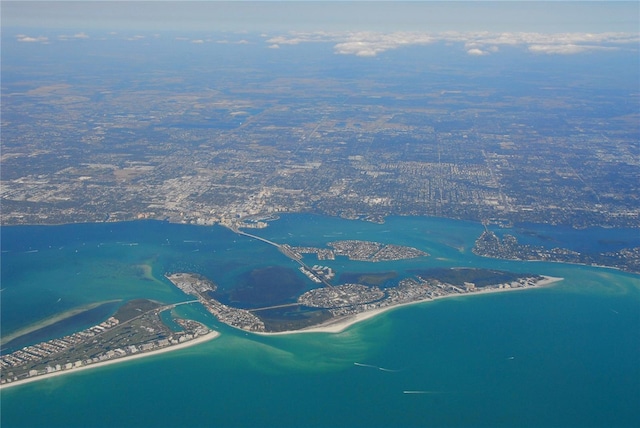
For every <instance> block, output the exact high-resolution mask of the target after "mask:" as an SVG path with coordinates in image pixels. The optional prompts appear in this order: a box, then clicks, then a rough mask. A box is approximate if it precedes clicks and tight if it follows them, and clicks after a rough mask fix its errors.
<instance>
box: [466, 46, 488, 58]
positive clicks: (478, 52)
mask: <svg viewBox="0 0 640 428" xmlns="http://www.w3.org/2000/svg"><path fill="white" fill-rule="evenodd" d="M467 53H468V54H469V55H473V56H481V55H488V54H489V52H485V51H483V50H481V49H478V48H473V49H469V50H467Z"/></svg>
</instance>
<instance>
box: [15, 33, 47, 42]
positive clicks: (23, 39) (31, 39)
mask: <svg viewBox="0 0 640 428" xmlns="http://www.w3.org/2000/svg"><path fill="white" fill-rule="evenodd" d="M16 39H17V40H18V41H19V42H23V43H48V42H49V38H48V37H45V36H38V37H30V36H27V35H24V34H18V35H17V36H16Z"/></svg>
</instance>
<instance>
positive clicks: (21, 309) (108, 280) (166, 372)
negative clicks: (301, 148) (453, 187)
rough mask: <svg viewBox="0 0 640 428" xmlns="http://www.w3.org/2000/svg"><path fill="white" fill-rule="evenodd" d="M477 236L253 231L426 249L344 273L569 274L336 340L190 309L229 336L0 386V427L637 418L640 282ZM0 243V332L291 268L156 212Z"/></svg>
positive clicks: (274, 227)
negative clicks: (477, 245)
mask: <svg viewBox="0 0 640 428" xmlns="http://www.w3.org/2000/svg"><path fill="white" fill-rule="evenodd" d="M481 231H482V226H481V225H478V224H474V223H468V222H458V221H451V220H443V219H425V218H392V219H389V221H388V222H387V223H385V224H384V225H375V224H370V223H362V222H354V221H346V220H340V219H333V218H326V217H315V216H303V215H296V216H286V217H283V218H282V219H280V220H278V221H276V222H274V223H272V224H271V226H270V227H269V228H267V229H264V230H260V231H258V232H257V233H258V234H259V235H261V236H265V237H267V238H269V239H273V240H276V241H278V242H282V243H284V242H288V243H290V244H292V245H318V246H320V245H324V244H325V243H326V242H328V241H331V240H337V239H371V240H376V241H381V242H385V243H394V244H405V245H412V246H416V247H418V248H420V249H423V250H425V251H427V252H429V253H430V254H431V257H429V258H426V259H421V260H415V261H404V262H393V263H385V264H382V263H380V264H367V263H361V262H360V263H355V262H348V261H345V260H340V259H338V260H336V261H334V262H331V263H329V262H323V264H328V265H331V266H332V267H334V268H335V269H336V270H338V271H341V270H342V271H344V270H349V271H358V270H359V271H376V270H379V271H385V270H396V271H402V270H404V269H409V268H414V267H425V266H426V267H432V266H476V267H491V268H498V269H505V270H513V271H519V272H534V273H539V274H545V275H551V276H559V277H564V278H565V280H564V281H563V282H562V283H559V284H558V285H556V286H554V287H549V288H545V289H538V290H527V291H519V292H511V293H500V294H493V295H483V296H465V297H459V298H452V299H445V300H440V301H436V302H430V303H425V304H418V305H413V306H409V307H403V308H399V309H396V310H393V311H391V312H388V313H385V314H383V315H381V316H379V317H376V318H374V319H370V320H367V321H364V322H362V323H360V324H357V325H354V326H352V327H351V328H349V329H347V330H346V331H344V332H342V333H339V334H320V333H318V334H296V335H287V336H270V337H263V336H255V335H252V334H247V333H244V332H240V331H236V330H234V329H231V328H229V327H226V326H224V325H221V324H219V323H217V322H216V321H215V320H213V319H212V317H210V316H208V315H207V314H206V313H204V312H202V311H201V309H200V308H198V307H191V308H187V307H182V308H181V309H180V311H181V313H185V314H187V313H188V314H189V315H192V316H196V317H198V318H199V319H201V320H203V321H205V322H207V323H208V324H209V325H211V326H213V327H215V328H218V329H219V330H220V332H221V333H222V335H221V336H220V337H219V338H218V339H216V340H213V341H211V342H208V343H206V344H203V345H200V346H197V347H193V348H188V349H184V350H180V351H176V352H173V353H168V354H163V355H159V356H155V357H150V358H146V359H141V360H135V361H131V362H125V363H122V364H118V365H112V366H109V367H105V368H97V369H93V370H88V371H84V372H80V373H74V374H69V375H65V376H60V377H57V378H53V379H48V380H44V381H41V382H36V383H32V384H27V385H24V386H19V387H14V388H9V389H6V390H2V392H1V401H0V403H1V406H2V408H1V410H2V413H1V418H2V420H1V422H2V426H3V427H20V426H24V427H27V426H29V427H34V426H43V427H55V426H65V427H70V426H78V427H91V426H95V427H98V426H105V427H107V426H108V427H139V426H149V427H151V426H153V427H163V426H166V427H175V426H221V427H225V426H229V427H231V426H238V427H287V426H291V427H300V426H317V427H325V426H344V427H355V426H362V427H376V426H380V427H402V426H456V427H477V426H492V427H493V426H503V427H516V426H518V427H521V426H528V427H538V426H557V427H585V426H594V427H596V426H597V427H605V426H607V427H609V426H621V427H622V426H629V427H631V426H640V410H638V408H637V403H638V402H640V364H639V363H640V278H639V277H638V276H637V275H630V274H625V273H621V272H618V271H614V270H610V269H601V268H590V267H585V266H571V265H563V264H551V263H524V262H508V261H500V260H490V259H483V258H479V257H476V256H474V255H473V254H472V253H471V251H470V249H471V247H472V245H473V241H474V240H475V238H476V237H477V236H478V235H479V233H480V232H481ZM546 232H549V233H551V232H553V229H552V228H549V230H546ZM585 233H588V231H587V232H585ZM598 239H600V236H599V237H598ZM585 241H586V242H588V241H589V239H588V238H585ZM597 241H598V240H593V246H597V245H599V244H598V242H597ZM133 244H137V245H133ZM581 245H585V244H584V243H582V244H581ZM2 247H3V248H2V249H3V254H2V288H3V291H2V328H3V334H9V333H11V332H12V331H15V330H17V329H20V328H23V327H24V326H27V325H29V324H32V323H36V322H38V321H40V320H42V319H43V318H46V317H47V316H50V315H54V314H56V313H60V312H63V311H65V310H69V309H72V308H74V307H78V306H82V305H85V304H88V303H93V302H99V301H106V300H111V299H119V298H120V299H130V298H136V297H147V298H154V299H157V300H161V301H166V302H172V301H180V300H186V296H184V295H183V294H182V293H181V292H180V291H178V290H176V289H175V288H173V287H172V286H171V285H170V284H169V283H168V282H167V281H166V280H165V279H164V278H163V277H162V274H163V273H164V272H167V271H174V270H179V269H190V270H195V271H198V272H200V273H203V274H205V275H207V276H209V277H211V278H212V279H214V280H215V281H216V282H219V283H220V285H221V287H225V286H226V287H231V286H233V284H234V281H235V280H236V279H237V278H238V277H239V276H240V275H242V274H243V273H244V272H246V271H247V270H248V269H253V268H257V267H264V266H268V265H274V264H277V265H281V266H285V267H287V266H288V267H292V265H291V262H290V261H289V260H288V259H286V258H284V256H283V255H281V254H280V253H279V252H278V251H277V250H276V249H275V248H272V247H269V246H267V245H264V244H262V243H259V242H256V241H254V240H250V239H247V238H244V237H239V236H236V235H234V234H232V233H230V232H229V231H227V230H225V229H223V228H219V227H214V228H204V227H195V226H179V225H171V224H167V223H159V222H143V223H124V224H98V225H70V226H56V227H50V228H41V227H16V228H3V229H2ZM36 249H37V250H38V251H37V252H33V250H36ZM310 260H311V259H310ZM141 266H147V267H150V269H151V275H149V268H146V267H145V268H143V267H141ZM354 363H358V364H359V365H356V364H354ZM405 391H413V392H414V393H411V394H407V393H405Z"/></svg>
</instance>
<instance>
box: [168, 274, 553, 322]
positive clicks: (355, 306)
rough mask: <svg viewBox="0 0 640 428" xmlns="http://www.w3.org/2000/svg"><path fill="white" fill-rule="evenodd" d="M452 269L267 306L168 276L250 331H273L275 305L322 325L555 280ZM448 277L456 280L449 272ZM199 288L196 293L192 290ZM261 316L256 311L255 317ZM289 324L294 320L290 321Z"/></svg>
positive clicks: (193, 279)
mask: <svg viewBox="0 0 640 428" xmlns="http://www.w3.org/2000/svg"><path fill="white" fill-rule="evenodd" d="M452 270H455V271H456V273H455V278H456V279H455V280H450V282H444V281H442V280H440V279H438V277H442V271H433V276H426V275H425V274H417V275H415V276H412V277H409V278H404V279H402V280H400V281H399V283H398V285H397V286H395V287H387V288H384V289H383V288H380V287H375V286H373V287H372V286H366V285H363V284H352V283H348V284H342V285H339V286H329V287H319V288H315V289H313V290H310V291H307V292H305V293H303V294H302V295H301V296H300V297H298V299H297V301H296V302H292V303H288V304H282V305H274V306H270V307H267V308H254V309H251V310H245V309H239V308H233V307H231V306H228V305H224V304H222V303H220V302H219V301H218V300H216V299H215V298H213V297H212V296H213V294H212V292H213V291H215V289H216V286H215V284H213V283H212V282H210V281H208V280H206V279H205V278H203V277H202V276H201V275H198V274H194V273H184V272H182V273H174V274H171V275H167V276H166V277H167V278H168V279H169V280H170V281H171V282H172V283H173V284H174V285H175V286H176V287H178V288H180V289H181V290H182V291H184V292H185V293H188V294H191V295H193V296H196V297H198V300H199V301H200V303H202V304H203V305H204V306H205V307H206V308H207V309H208V310H209V312H211V313H212V314H213V315H214V316H215V317H216V318H218V320H220V321H221V322H223V323H225V324H227V325H230V326H231V327H235V328H238V329H241V330H246V331H251V332H276V331H278V332H279V331H281V330H273V329H270V328H268V325H270V323H269V321H270V320H269V315H268V311H269V310H271V309H276V308H288V309H289V308H290V309H294V308H297V309H299V310H303V311H304V312H306V313H310V312H313V311H314V310H315V311H320V312H323V313H325V314H329V316H328V317H327V316H325V317H321V316H318V317H317V319H319V320H321V324H330V323H333V322H335V321H336V318H338V317H345V316H352V315H357V314H360V313H363V312H367V311H373V310H379V309H383V308H391V307H393V306H396V305H400V304H407V303H413V302H421V301H428V300H434V299H438V298H443V297H452V296H459V295H467V294H474V293H482V292H489V291H491V292H497V291H507V290H516V289H525V288H531V287H536V286H540V285H545V284H548V283H550V282H554V281H555V280H557V278H549V277H543V276H540V275H514V274H510V273H508V272H498V271H487V270H482V269H449V270H445V271H452ZM487 274H489V275H490V276H492V277H494V278H499V279H497V280H495V281H493V282H492V283H490V284H487V283H486V281H483V280H481V281H483V282H482V283H476V282H472V281H471V279H472V278H486V277H487V276H488V275H487ZM446 277H449V278H454V276H452V275H446ZM196 290H197V291H196ZM256 313H257V314H260V315H256ZM288 325H289V326H291V325H295V324H291V323H289V324H288ZM318 326H319V325H318V324H313V325H308V324H303V323H300V324H298V328H295V327H294V328H291V327H289V328H290V329H291V330H303V329H309V328H316V327H318Z"/></svg>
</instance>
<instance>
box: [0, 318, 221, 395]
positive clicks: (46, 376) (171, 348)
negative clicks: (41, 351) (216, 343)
mask: <svg viewBox="0 0 640 428" xmlns="http://www.w3.org/2000/svg"><path fill="white" fill-rule="evenodd" d="M219 335H220V333H218V332H217V331H211V332H209V333H207V334H205V335H204V336H200V337H198V338H196V339H193V340H190V341H188V342H183V343H180V344H178V345H173V346H167V347H164V348H161V349H155V350H153V351H148V352H141V353H139V354H134V355H128V356H126V357H121V358H114V359H112V360H107V361H101V362H99V363H94V364H89V365H86V366H82V367H76V368H72V369H67V370H59V371H57V372H53V373H47V374H43V375H40V376H34V377H29V378H26V379H20V380H17V381H14V382H10V383H5V384H2V385H0V389H5V388H9V387H11V386H17V385H24V384H25V383H30V382H37V381H40V380H43V379H49V378H52V377H55V376H62V375H65V374H69V373H77V372H79V371H82V370H89V369H94V368H97V367H104V366H108V365H111V364H119V363H123V362H125V361H131V360H135V359H138V358H146V357H150V356H152V355H159V354H164V353H166V352H173V351H177V350H178V349H184V348H188V347H190V346H194V345H198V344H200V343H204V342H208V341H209V340H212V339H215V338H216V337H218V336H219Z"/></svg>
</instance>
